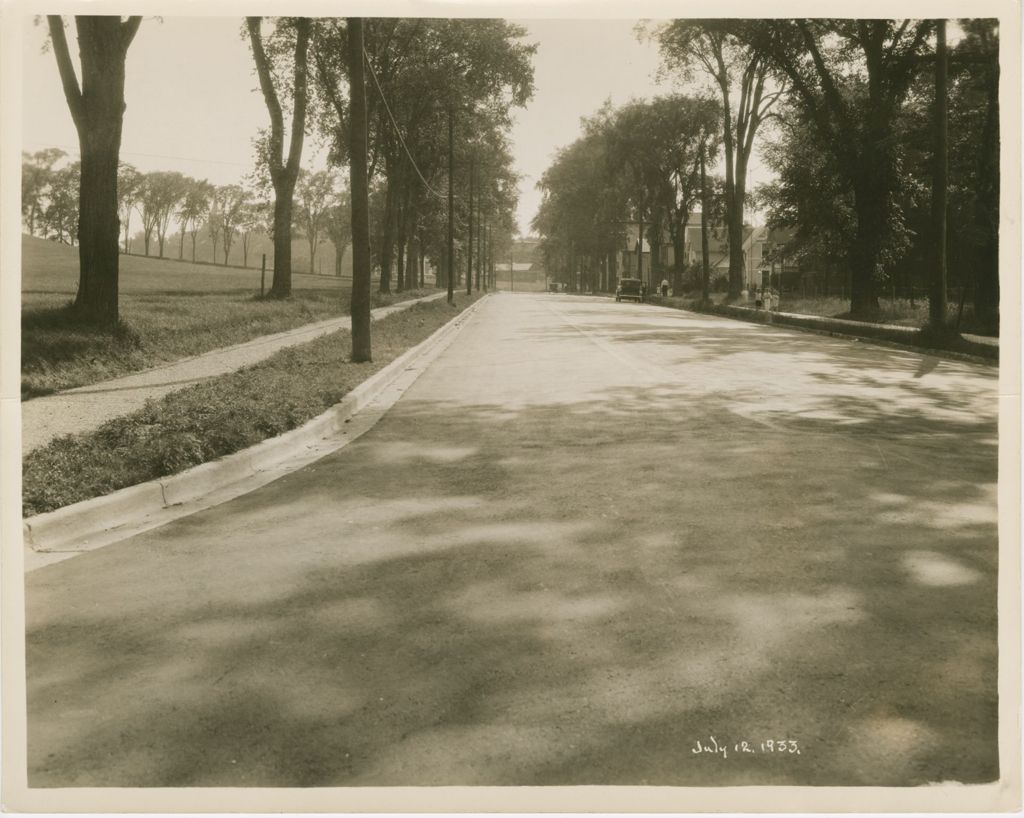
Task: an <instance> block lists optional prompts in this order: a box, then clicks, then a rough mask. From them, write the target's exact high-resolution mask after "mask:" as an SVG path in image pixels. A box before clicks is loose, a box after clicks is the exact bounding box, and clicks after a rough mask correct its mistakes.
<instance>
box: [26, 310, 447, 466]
mask: <svg viewBox="0 0 1024 818" xmlns="http://www.w3.org/2000/svg"><path fill="white" fill-rule="evenodd" d="M443 297H444V293H436V294H434V295H428V296H426V297H424V298H415V299H410V300H408V301H399V302H398V303H397V304H390V305H389V306H387V307H378V308H377V309H375V310H372V311H371V313H370V314H371V317H372V318H373V319H374V320H379V319H381V318H384V317H385V316H388V315H391V314H392V313H394V312H399V311H401V310H404V309H408V308H409V307H410V306H412V305H413V304H415V303H417V302H419V301H433V300H436V299H438V298H443ZM351 323H352V317H351V316H349V315H342V316H339V317H338V318H328V319H326V320H324V321H315V322H313V323H311V324H305V325H303V326H301V327H296V328H294V329H289V330H285V331H283V332H275V333H272V334H270V335H262V336H260V337H259V338H254V339H253V340H251V341H245V342H243V343H241V344H233V345H232V346H229V347H223V348H221V349H214V350H211V351H210V352H204V353H203V354H202V355H194V356H192V357H191V358H184V359H182V360H180V361H174V362H173V363H169V364H164V365H163V366H157V367H153V368H152V369H147V370H145V371H143V372H136V373H133V374H131V375H124V376H122V377H120V378H112V379H110V380H107V381H101V382H100V383H93V384H89V385H88V386H79V387H77V388H75V389H68V390H65V391H64V392H58V393H56V394H54V395H47V396H46V397H41V398H33V399H32V400H29V401H25V402H23V403H22V405H21V451H22V454H26V453H28V452H30V451H32V450H33V449H36V448H38V447H39V446H45V445H46V444H47V443H49V442H50V441H51V440H53V439H55V438H58V437H60V436H61V435H70V434H79V433H81V432H88V431H91V430H93V429H98V428H99V427H100V426H102V425H103V424H104V423H106V422H107V421H108V420H111V419H112V418H116V417H120V416H121V415H126V414H128V413H129V412H134V411H136V410H137V409H141V408H142V407H143V406H145V404H146V401H149V400H154V399H156V398H161V397H163V396H164V395H166V394H168V393H170V392H175V391H177V390H178V389H184V388H185V387H186V386H192V385H193V384H196V383H201V382H202V381H205V380H209V379H210V378H215V377H217V376H218V375H224V374H227V373H228V372H234V371H235V370H238V369H241V368H242V367H245V366H251V365H252V364H255V363H259V362H260V361H262V360H265V359H266V358H269V357H270V356H271V355H273V354H274V353H275V352H278V351H280V350H282V349H285V348H286V347H291V346H296V345H297V344H305V343H308V342H309V341H312V340H314V339H315V338H319V337H320V336H321V335H329V334H330V333H332V332H337V331H338V330H339V329H348V328H349V327H350V326H351Z"/></svg>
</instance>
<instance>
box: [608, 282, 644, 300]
mask: <svg viewBox="0 0 1024 818" xmlns="http://www.w3.org/2000/svg"><path fill="white" fill-rule="evenodd" d="M624 298H626V299H629V300H631V301H636V302H637V303H641V302H642V301H643V300H644V290H643V282H642V281H641V280H640V279H639V278H620V279H619V286H618V287H616V288H615V300H616V301H622V299H624Z"/></svg>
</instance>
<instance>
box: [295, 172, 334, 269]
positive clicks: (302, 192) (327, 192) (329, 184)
mask: <svg viewBox="0 0 1024 818" xmlns="http://www.w3.org/2000/svg"><path fill="white" fill-rule="evenodd" d="M335 186H336V183H335V179H334V175H333V174H332V173H331V172H330V171H326V170H319V171H316V172H314V173H310V172H309V171H306V170H300V171H299V178H298V182H297V184H296V186H295V204H296V212H295V216H296V219H295V223H296V225H297V227H298V228H299V232H300V233H301V234H302V235H304V236H305V237H306V241H307V242H308V244H309V272H311V273H314V272H316V267H315V263H316V250H317V247H318V246H319V244H320V238H321V236H322V235H323V233H324V229H325V227H326V218H327V210H328V208H329V207H330V205H331V202H332V200H333V198H334V189H335Z"/></svg>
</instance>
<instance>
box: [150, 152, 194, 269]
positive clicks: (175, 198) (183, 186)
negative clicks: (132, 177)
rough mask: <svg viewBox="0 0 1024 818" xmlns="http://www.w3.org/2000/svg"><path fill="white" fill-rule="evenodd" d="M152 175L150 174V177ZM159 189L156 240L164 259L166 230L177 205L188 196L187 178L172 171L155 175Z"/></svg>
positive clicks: (161, 256)
mask: <svg viewBox="0 0 1024 818" xmlns="http://www.w3.org/2000/svg"><path fill="white" fill-rule="evenodd" d="M152 176H154V174H150V177H152ZM157 181H158V183H159V187H160V189H161V190H160V203H159V207H158V212H157V220H156V238H157V243H158V246H159V249H160V258H163V257H164V242H165V241H166V240H167V230H168V228H169V227H170V224H171V217H172V216H173V215H174V214H175V212H176V211H177V208H178V205H180V204H181V202H182V200H183V199H184V198H185V196H186V195H188V191H189V181H190V180H189V179H188V177H186V176H184V175H182V174H180V173H176V172H173V171H170V172H166V173H161V174H158V175H157Z"/></svg>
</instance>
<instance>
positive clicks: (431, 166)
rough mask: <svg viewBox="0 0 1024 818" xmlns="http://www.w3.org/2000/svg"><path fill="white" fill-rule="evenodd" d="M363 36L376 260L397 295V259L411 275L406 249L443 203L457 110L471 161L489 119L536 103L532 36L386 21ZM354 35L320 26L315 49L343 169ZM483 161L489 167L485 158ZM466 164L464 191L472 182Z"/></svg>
mask: <svg viewBox="0 0 1024 818" xmlns="http://www.w3.org/2000/svg"><path fill="white" fill-rule="evenodd" d="M364 29H365V32H364V33H365V49H366V53H367V60H366V69H367V77H366V82H367V116H368V122H367V128H368V150H369V154H368V157H367V168H368V174H369V177H370V180H369V185H370V187H371V188H377V186H378V185H379V186H380V187H379V192H380V215H379V217H378V218H374V219H373V220H372V221H373V234H372V241H373V255H374V256H375V258H376V259H377V261H378V263H379V265H380V271H381V274H380V276H381V277H380V289H381V291H382V292H390V290H391V288H392V282H393V279H392V274H393V271H394V268H395V267H396V261H397V262H398V264H397V266H398V267H399V269H402V270H403V274H404V262H403V259H404V258H405V257H406V256H407V253H408V243H409V240H410V237H411V235H412V234H413V233H414V232H416V231H415V228H416V225H417V222H418V221H421V220H423V219H424V218H426V214H425V213H424V212H423V211H424V210H426V209H427V207H428V204H427V203H428V202H433V201H434V200H437V201H438V202H439V201H440V200H441V199H442V198H443V194H441V193H440V190H441V189H443V187H444V186H445V184H446V183H447V181H448V173H447V168H446V164H447V154H448V144H447V141H446V140H445V139H444V136H445V133H446V131H447V125H448V123H447V118H448V114H449V112H450V113H451V114H452V117H453V119H456V120H458V126H457V127H454V123H453V131H454V133H457V134H458V136H459V141H460V145H458V146H453V154H459V155H460V158H462V159H464V160H466V163H468V156H469V151H468V150H467V149H466V146H465V142H467V141H470V140H472V141H476V142H480V141H481V140H480V138H479V137H478V132H477V131H476V130H475V128H474V126H475V125H476V124H477V123H478V122H479V121H481V120H482V119H485V118H489V119H491V120H493V121H495V122H496V123H499V124H501V125H504V124H505V123H507V122H508V120H509V110H510V107H514V106H516V105H522V104H524V103H525V101H526V100H527V99H529V96H530V94H531V93H532V87H533V69H532V65H531V62H530V57H531V56H532V54H533V52H534V50H535V47H534V46H532V45H527V44H525V43H523V42H522V36H523V35H524V34H525V30H523V29H521V28H519V27H518V26H515V25H512V24H510V23H508V22H506V21H503V20H468V19H463V20H430V19H422V18H420V19H407V18H381V19H373V20H367V21H365V26H364ZM346 37H347V30H346V28H345V27H344V26H342V25H341V24H340V21H337V20H323V21H318V22H317V26H316V29H315V33H314V41H313V48H312V53H313V60H314V65H315V68H316V88H317V95H316V97H317V104H318V105H319V106H320V110H319V111H318V115H317V116H316V117H314V121H316V122H317V123H318V124H319V125H320V127H321V128H322V129H323V132H324V133H323V135H324V137H325V138H326V139H327V140H330V142H331V144H332V148H331V161H332V163H334V164H338V165H340V164H343V163H344V162H345V160H346V158H347V155H348V147H347V145H348V141H349V134H348V119H349V114H348V104H347V101H346V98H345V95H344V93H343V92H342V89H343V87H344V84H345V79H346V77H347V74H348V70H349V69H348V67H347V66H346V65H344V64H342V62H341V61H340V60H339V59H338V55H339V54H342V53H344V51H345V48H346ZM384 100H387V104H386V105H385V104H383V101H384ZM490 130H492V129H490V128H489V129H488V131H490ZM485 147H487V146H485ZM478 156H479V157H480V159H481V160H483V159H484V154H483V153H480V152H478ZM461 165H462V163H460V168H459V177H460V183H461V182H468V175H467V174H466V173H465V169H464V167H462V166H461ZM454 181H455V180H454V179H453V180H452V182H453V184H454ZM421 194H426V195H425V196H424V195H421ZM460 199H461V197H460ZM460 207H461V203H460ZM453 209H454V208H453ZM453 217H454V213H453ZM403 284H404V282H403Z"/></svg>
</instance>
